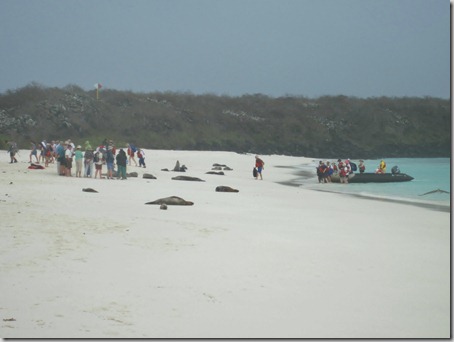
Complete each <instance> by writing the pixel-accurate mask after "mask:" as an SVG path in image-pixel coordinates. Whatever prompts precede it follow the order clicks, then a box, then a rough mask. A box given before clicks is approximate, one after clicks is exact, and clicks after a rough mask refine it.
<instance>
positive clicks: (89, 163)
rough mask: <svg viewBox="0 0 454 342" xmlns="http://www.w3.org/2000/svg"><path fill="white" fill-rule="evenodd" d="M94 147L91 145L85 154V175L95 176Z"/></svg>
mask: <svg viewBox="0 0 454 342" xmlns="http://www.w3.org/2000/svg"><path fill="white" fill-rule="evenodd" d="M93 158H94V155H93V149H92V148H91V146H90V145H89V147H88V148H87V149H86V151H85V154H84V165H85V169H84V177H90V178H91V177H93Z"/></svg>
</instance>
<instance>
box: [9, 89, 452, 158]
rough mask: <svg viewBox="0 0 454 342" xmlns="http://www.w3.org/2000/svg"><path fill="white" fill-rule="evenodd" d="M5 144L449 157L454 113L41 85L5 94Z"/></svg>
mask: <svg viewBox="0 0 454 342" xmlns="http://www.w3.org/2000/svg"><path fill="white" fill-rule="evenodd" d="M0 138H1V142H0V148H3V149H6V148H7V147H6V144H5V141H7V140H13V141H16V142H17V143H18V144H19V147H20V148H22V149H28V148H29V143H30V141H41V140H43V139H47V140H52V139H68V138H70V139H72V140H73V141H75V142H78V143H83V142H84V141H86V140H89V141H90V142H92V143H93V144H95V145H96V144H98V143H101V142H102V141H103V140H104V139H105V138H109V139H113V140H114V141H115V142H116V143H117V145H119V146H120V145H123V146H124V145H125V144H126V143H127V142H132V143H134V144H135V145H138V146H141V147H143V148H148V149H185V150H212V151H216V150H221V151H235V152H239V153H246V152H251V153H261V154H285V155H294V156H319V157H323V158H325V157H326V158H337V157H339V158H369V159H371V158H381V157H449V156H450V154H451V111H450V102H449V100H446V99H438V98H431V97H424V98H415V97H404V98H389V97H377V98H367V99H361V98H356V97H347V96H342V95H340V96H322V97H319V98H316V99H311V98H305V97H302V96H301V97H298V96H287V97H278V98H273V97H269V96H265V95H261V94H247V95H243V96H239V97H229V96H217V95H212V94H204V95H193V94H188V93H173V92H165V93H161V92H154V93H133V92H128V91H117V90H110V89H104V88H103V90H102V91H100V93H99V100H96V92H95V91H94V90H92V91H85V90H83V89H82V88H80V87H78V86H75V85H69V86H66V87H64V88H46V87H43V86H40V85H37V84H30V85H28V86H26V87H23V88H20V89H17V90H14V91H7V92H5V93H3V94H0Z"/></svg>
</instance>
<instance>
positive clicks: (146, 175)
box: [142, 173, 156, 179]
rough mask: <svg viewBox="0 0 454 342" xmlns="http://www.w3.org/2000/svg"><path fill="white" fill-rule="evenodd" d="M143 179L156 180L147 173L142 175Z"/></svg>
mask: <svg viewBox="0 0 454 342" xmlns="http://www.w3.org/2000/svg"><path fill="white" fill-rule="evenodd" d="M142 177H143V178H146V179H156V177H155V176H153V175H152V174H149V173H144V174H143V176H142Z"/></svg>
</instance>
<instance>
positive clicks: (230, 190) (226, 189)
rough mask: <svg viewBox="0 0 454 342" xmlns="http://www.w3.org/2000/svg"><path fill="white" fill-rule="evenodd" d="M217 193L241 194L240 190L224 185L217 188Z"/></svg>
mask: <svg viewBox="0 0 454 342" xmlns="http://www.w3.org/2000/svg"><path fill="white" fill-rule="evenodd" d="M216 191H217V192H240V190H237V189H234V188H231V187H230V186H223V185H220V186H217V187H216Z"/></svg>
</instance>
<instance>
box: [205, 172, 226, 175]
mask: <svg viewBox="0 0 454 342" xmlns="http://www.w3.org/2000/svg"><path fill="white" fill-rule="evenodd" d="M206 174H207V175H219V176H224V172H222V171H218V172H216V171H208V172H206Z"/></svg>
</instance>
